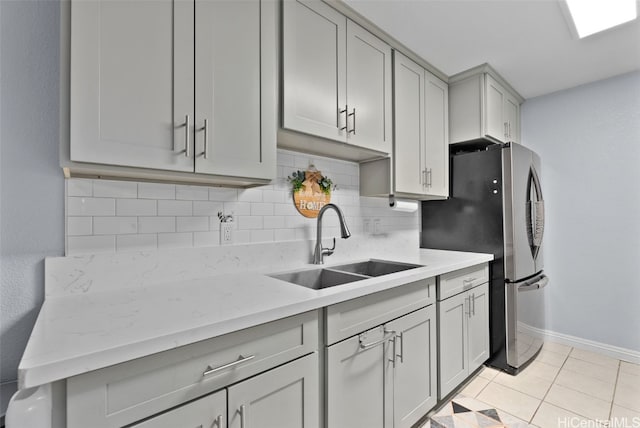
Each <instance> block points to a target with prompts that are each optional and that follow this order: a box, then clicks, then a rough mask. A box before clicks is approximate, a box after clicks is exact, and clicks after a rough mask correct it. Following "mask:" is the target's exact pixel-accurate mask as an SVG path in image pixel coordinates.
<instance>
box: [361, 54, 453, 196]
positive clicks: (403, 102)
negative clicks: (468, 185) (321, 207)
mask: <svg viewBox="0 0 640 428" xmlns="http://www.w3.org/2000/svg"><path fill="white" fill-rule="evenodd" d="M393 55H394V56H393V70H394V74H393V88H394V91H393V107H394V127H393V129H394V133H395V138H394V144H393V156H392V159H391V160H390V159H380V160H373V161H370V162H365V163H363V164H361V166H360V191H361V195H363V196H386V195H389V194H394V195H396V196H400V197H407V198H413V199H444V198H447V197H448V196H449V118H448V117H449V116H448V115H449V113H448V112H449V92H448V91H449V89H448V85H447V84H446V83H445V82H443V81H442V80H440V79H439V78H437V77H436V76H434V75H433V74H431V73H430V72H428V71H427V70H425V69H424V68H423V67H422V66H420V65H419V64H416V63H415V62H414V61H412V60H411V59H409V58H407V57H406V56H404V55H403V54H401V53H399V52H398V51H394V54H393Z"/></svg>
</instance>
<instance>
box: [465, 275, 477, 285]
mask: <svg viewBox="0 0 640 428" xmlns="http://www.w3.org/2000/svg"><path fill="white" fill-rule="evenodd" d="M477 279H478V278H475V277H474V278H469V279H463V280H462V284H463V285H471V284H472V283H473V281H475V280H477Z"/></svg>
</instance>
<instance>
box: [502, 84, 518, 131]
mask: <svg viewBox="0 0 640 428" xmlns="http://www.w3.org/2000/svg"><path fill="white" fill-rule="evenodd" d="M504 116H505V122H507V134H508V140H509V142H512V143H519V142H520V104H519V103H518V100H516V99H515V98H514V97H513V96H512V95H510V94H509V93H506V94H505V101H504Z"/></svg>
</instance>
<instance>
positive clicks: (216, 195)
mask: <svg viewBox="0 0 640 428" xmlns="http://www.w3.org/2000/svg"><path fill="white" fill-rule="evenodd" d="M209 200H210V201H219V202H232V201H237V200H238V190H237V189H227V188H225V187H211V188H210V189H209Z"/></svg>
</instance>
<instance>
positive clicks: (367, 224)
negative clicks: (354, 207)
mask: <svg viewBox="0 0 640 428" xmlns="http://www.w3.org/2000/svg"><path fill="white" fill-rule="evenodd" d="M362 225H363V228H364V233H371V219H370V218H365V219H364V220H362Z"/></svg>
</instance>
